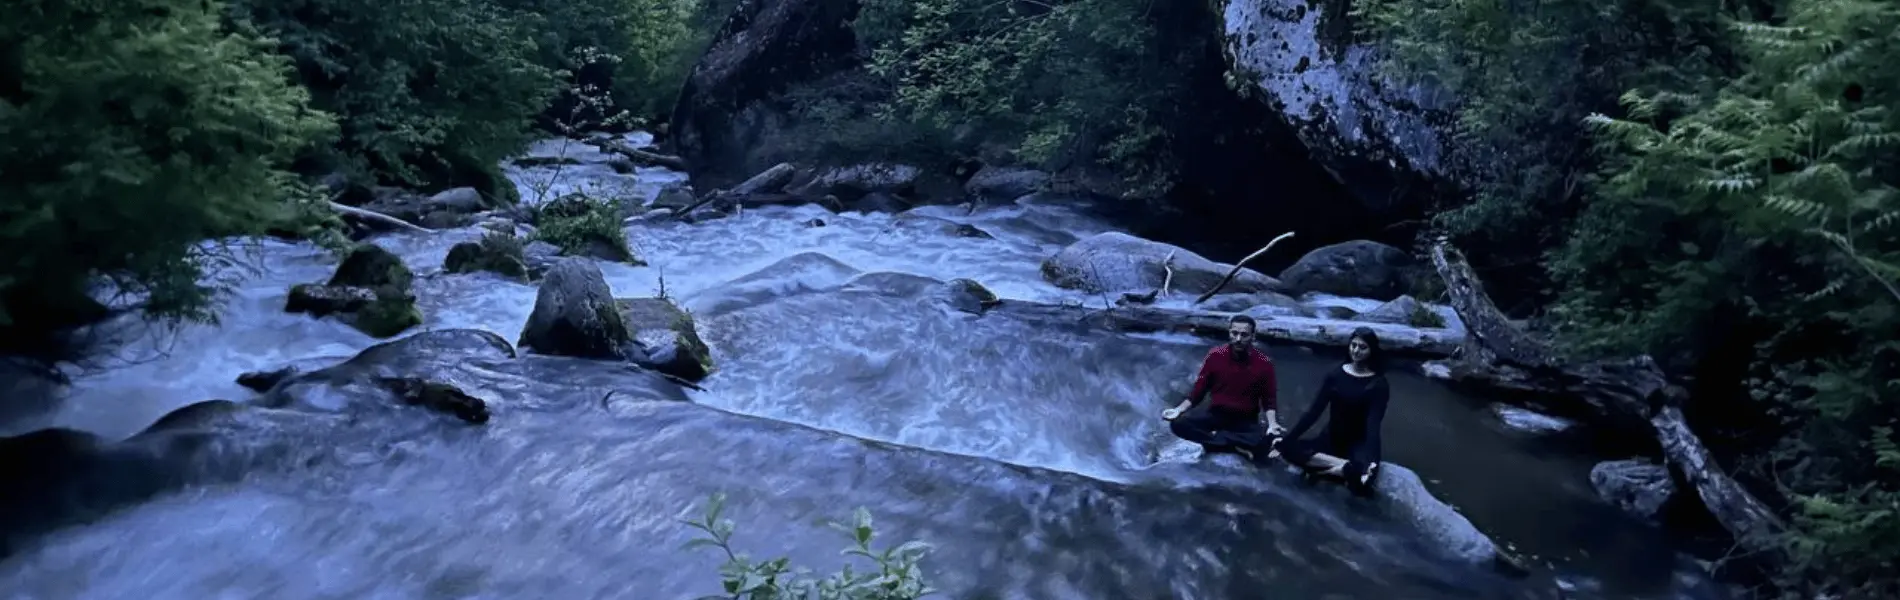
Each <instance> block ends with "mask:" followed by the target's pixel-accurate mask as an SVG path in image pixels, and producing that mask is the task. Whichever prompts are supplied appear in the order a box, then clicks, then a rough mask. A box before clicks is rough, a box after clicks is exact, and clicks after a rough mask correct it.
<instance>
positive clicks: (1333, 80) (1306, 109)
mask: <svg viewBox="0 0 1900 600" xmlns="http://www.w3.org/2000/svg"><path fill="white" fill-rule="evenodd" d="M1350 8H1351V4H1350V3H1347V2H1323V3H1312V2H1306V1H1305V0H1225V1H1224V6H1223V14H1222V32H1223V34H1224V38H1225V40H1226V45H1227V56H1228V59H1229V60H1230V61H1231V62H1232V67H1233V72H1234V74H1235V76H1237V77H1238V78H1240V79H1241V80H1242V81H1243V84H1244V85H1246V86H1247V88H1248V89H1249V91H1251V92H1256V94H1255V95H1257V96H1260V97H1262V98H1263V99H1264V100H1265V102H1266V104H1267V105H1269V106H1271V107H1272V108H1273V109H1274V110H1275V111H1277V112H1278V113H1279V115H1280V119H1281V120H1282V121H1283V122H1284V123H1285V124H1286V125H1287V126H1289V127H1290V128H1291V129H1292V130H1293V133H1294V135H1296V136H1297V137H1298V138H1299V140H1300V142H1301V143H1302V144H1303V145H1304V147H1306V148H1308V149H1309V151H1310V153H1311V154H1310V156H1311V158H1312V159H1313V160H1317V161H1318V162H1319V163H1320V164H1322V165H1324V166H1325V167H1326V169H1327V170H1328V171H1330V172H1332V173H1333V174H1334V175H1335V177H1336V178H1337V179H1338V180H1339V181H1340V182H1341V183H1342V184H1344V185H1345V186H1346V187H1347V188H1348V189H1349V190H1350V192H1351V194H1352V195H1353V197H1354V198H1356V199H1357V200H1358V201H1359V202H1360V203H1361V204H1363V205H1365V206H1367V207H1369V208H1371V209H1373V210H1375V211H1380V210H1393V209H1398V208H1402V207H1398V206H1394V203H1395V201H1396V202H1398V203H1408V204H1415V203H1416V201H1417V200H1419V199H1420V195H1419V194H1417V192H1424V193H1429V190H1430V189H1431V188H1432V187H1434V186H1433V185H1432V184H1435V183H1439V182H1444V181H1449V180H1455V179H1457V178H1458V177H1459V176H1460V174H1461V173H1463V172H1464V170H1463V169H1462V167H1460V165H1461V164H1462V163H1463V161H1462V160H1461V158H1460V157H1459V156H1458V154H1457V152H1456V147H1455V146H1454V144H1453V129H1452V128H1453V126H1454V125H1455V123H1456V122H1457V121H1456V119H1455V118H1453V115H1452V114H1451V111H1452V110H1453V104H1454V98H1452V97H1451V96H1449V95H1448V94H1446V93H1444V92H1443V91H1442V90H1440V89H1439V88H1437V87H1435V86H1432V85H1426V84H1422V83H1418V82H1406V81H1393V80H1392V79H1391V78H1390V77H1389V73H1390V72H1391V70H1390V66H1391V65H1390V64H1389V62H1388V61H1387V59H1386V58H1384V55H1385V53H1387V52H1388V51H1390V50H1391V49H1390V48H1386V47H1383V46H1381V45H1379V43H1378V42H1377V41H1376V40H1371V41H1367V40H1362V39H1358V38H1355V37H1354V34H1355V24H1354V23H1353V22H1352V17H1351V16H1350V15H1349V14H1348V13H1349V11H1350ZM1421 183H1425V184H1426V185H1420V184H1421ZM1397 190H1411V191H1412V192H1415V193H1414V194H1409V195H1408V194H1402V193H1394V192H1395V191H1397ZM1408 196H1409V197H1408Z"/></svg>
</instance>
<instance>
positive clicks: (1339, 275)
mask: <svg viewBox="0 0 1900 600" xmlns="http://www.w3.org/2000/svg"><path fill="white" fill-rule="evenodd" d="M1414 268H1415V261H1413V260H1412V255H1410V254H1406V253H1405V251H1404V250H1400V249H1398V248H1394V247H1391V246H1387V245H1385V244H1381V243H1378V242H1371V241H1366V240H1356V241H1351V242H1343V243H1338V244H1333V245H1331V246H1325V247H1321V248H1319V249H1316V250H1313V251H1312V252H1308V253H1306V256H1302V257H1300V260H1299V262H1295V263H1293V266H1290V267H1287V268H1286V270H1284V271H1281V272H1280V281H1281V282H1282V283H1285V284H1286V285H1287V287H1289V288H1292V289H1295V290H1299V291H1301V292H1320V293H1325V294H1333V295H1336V296H1349V297H1354V298H1372V299H1374V300H1382V301H1388V300H1395V299H1398V297H1399V296H1402V295H1405V294H1406V293H1407V292H1409V291H1411V281H1412V280H1411V276H1412V275H1411V274H1412V272H1413V269H1414Z"/></svg>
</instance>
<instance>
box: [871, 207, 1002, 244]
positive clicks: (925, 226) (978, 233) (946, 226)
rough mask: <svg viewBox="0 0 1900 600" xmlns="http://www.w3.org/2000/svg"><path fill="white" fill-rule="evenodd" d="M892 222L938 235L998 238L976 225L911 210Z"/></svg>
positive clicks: (905, 227) (984, 238)
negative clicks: (911, 211)
mask: <svg viewBox="0 0 1900 600" xmlns="http://www.w3.org/2000/svg"><path fill="white" fill-rule="evenodd" d="M891 222H892V224H894V225H896V226H898V227H900V228H903V229H909V230H912V231H924V232H929V233H932V234H936V235H947V236H952V237H961V238H974V239H982V240H989V239H996V236H993V235H990V232H988V231H984V230H982V229H981V228H979V227H977V226H975V225H971V224H968V223H958V222H956V221H952V220H949V219H943V218H938V217H931V216H925V215H920V214H916V213H910V212H906V213H903V214H900V215H897V217H896V218H894V219H892V221H891Z"/></svg>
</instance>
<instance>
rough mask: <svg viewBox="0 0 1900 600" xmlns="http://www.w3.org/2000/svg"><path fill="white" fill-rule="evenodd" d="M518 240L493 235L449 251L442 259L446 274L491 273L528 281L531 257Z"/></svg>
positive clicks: (512, 237) (503, 235) (513, 237)
mask: <svg viewBox="0 0 1900 600" xmlns="http://www.w3.org/2000/svg"><path fill="white" fill-rule="evenodd" d="M523 248H524V246H523V244H522V243H521V240H520V239H519V238H516V237H515V236H513V235H505V234H500V233H490V234H488V235H485V236H482V239H481V240H480V241H474V242H462V243H459V244H456V245H454V246H452V247H450V248H449V254H448V256H447V257H446V258H443V259H442V271H443V272H446V273H474V272H477V271H488V272H491V273H495V274H497V275H501V276H503V277H507V278H510V279H519V280H526V279H527V278H528V274H529V269H528V257H527V255H526V252H525V250H524V249H523Z"/></svg>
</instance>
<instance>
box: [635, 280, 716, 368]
mask: <svg viewBox="0 0 1900 600" xmlns="http://www.w3.org/2000/svg"><path fill="white" fill-rule="evenodd" d="M614 306H615V308H616V309H618V316H619V317H620V320H621V321H622V322H624V323H625V325H626V326H627V327H630V328H635V329H639V328H644V327H660V326H663V327H666V328H668V329H671V330H672V331H673V333H675V334H678V335H679V338H680V344H681V346H682V347H681V350H683V351H685V352H687V353H689V354H691V355H692V356H693V360H695V361H698V362H699V364H700V366H702V367H705V369H706V372H708V373H710V372H712V371H713V360H712V348H710V347H708V346H707V345H706V342H705V340H702V339H700V337H699V326H698V323H696V322H695V321H694V320H693V315H692V313H688V312H686V311H685V310H684V309H681V308H680V307H678V306H675V305H674V304H673V303H672V302H671V301H668V300H667V299H665V298H617V299H615V300H614Z"/></svg>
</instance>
